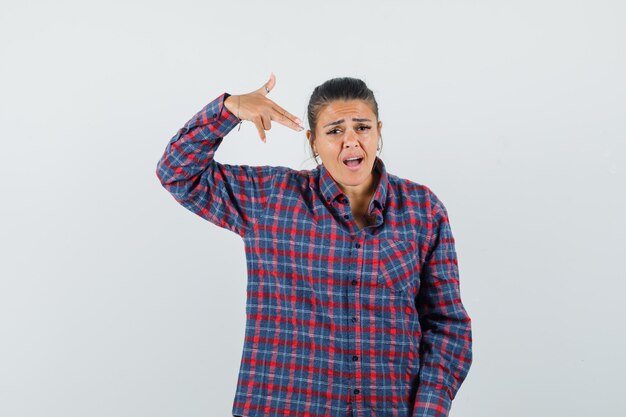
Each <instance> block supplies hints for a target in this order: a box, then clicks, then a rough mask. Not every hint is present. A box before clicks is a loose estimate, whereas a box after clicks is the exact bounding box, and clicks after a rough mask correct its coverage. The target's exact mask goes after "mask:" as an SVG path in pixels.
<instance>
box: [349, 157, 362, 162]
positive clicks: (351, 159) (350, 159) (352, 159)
mask: <svg viewBox="0 0 626 417" xmlns="http://www.w3.org/2000/svg"><path fill="white" fill-rule="evenodd" d="M356 159H361V157H360V156H356V157H354V158H348V159H346V161H354V160H356Z"/></svg>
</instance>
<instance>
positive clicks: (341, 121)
mask: <svg viewBox="0 0 626 417" xmlns="http://www.w3.org/2000/svg"><path fill="white" fill-rule="evenodd" d="M352 121H353V122H371V120H370V119H359V118H356V117H353V118H352ZM343 122H345V120H344V119H339V120H335V121H334V122H330V123H328V124H325V125H324V127H326V126H331V125H338V124H341V123H343Z"/></svg>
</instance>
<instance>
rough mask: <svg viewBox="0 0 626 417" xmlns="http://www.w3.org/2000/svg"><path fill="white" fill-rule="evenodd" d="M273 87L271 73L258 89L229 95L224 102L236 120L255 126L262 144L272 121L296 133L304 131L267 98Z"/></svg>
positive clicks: (295, 118)
mask: <svg viewBox="0 0 626 417" xmlns="http://www.w3.org/2000/svg"><path fill="white" fill-rule="evenodd" d="M275 85H276V76H275V75H274V73H272V74H271V75H270V79H269V81H267V82H266V83H265V84H263V85H262V86H261V87H259V88H258V89H256V90H254V91H252V92H250V93H247V94H240V95H231V96H229V97H228V98H227V99H226V100H225V101H224V106H226V108H227V109H228V110H229V111H230V112H231V113H233V114H234V115H236V116H237V118H239V119H241V120H249V121H251V122H252V123H254V124H255V126H256V128H257V130H258V131H259V136H260V137H261V140H262V141H263V142H266V141H267V140H266V137H265V131H266V130H270V129H271V128H272V120H275V121H277V122H278V123H280V124H282V125H285V126H287V127H289V128H291V129H293V130H295V131H296V132H300V131H302V130H304V127H303V126H302V120H300V119H299V118H297V117H296V116H294V115H293V114H291V113H289V112H288V111H287V110H285V109H283V108H282V107H281V106H279V105H278V104H276V103H275V102H273V101H272V100H270V99H269V98H267V95H268V94H269V92H270V91H272V90H273V89H274V86H275Z"/></svg>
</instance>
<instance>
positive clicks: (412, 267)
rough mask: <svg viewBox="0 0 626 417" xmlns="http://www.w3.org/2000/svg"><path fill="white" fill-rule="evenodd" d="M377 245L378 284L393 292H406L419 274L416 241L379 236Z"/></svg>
mask: <svg viewBox="0 0 626 417" xmlns="http://www.w3.org/2000/svg"><path fill="white" fill-rule="evenodd" d="M379 245H380V246H379V251H378V278H377V280H378V284H379V285H381V286H382V287H384V288H388V289H390V290H392V291H395V292H406V291H407V290H408V289H409V287H411V285H412V284H413V283H414V281H417V278H418V276H419V262H418V252H417V242H416V241H415V240H397V239H390V238H381V239H380V241H379Z"/></svg>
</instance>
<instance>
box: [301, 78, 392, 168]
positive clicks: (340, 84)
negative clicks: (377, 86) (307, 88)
mask: <svg viewBox="0 0 626 417" xmlns="http://www.w3.org/2000/svg"><path fill="white" fill-rule="evenodd" d="M334 100H363V101H365V102H367V104H369V105H370V107H371V108H372V111H373V112H374V114H375V115H376V122H378V103H377V102H376V98H375V97H374V93H373V92H372V90H370V89H369V88H368V87H367V85H366V84H365V82H364V81H362V80H359V79H358V78H352V77H337V78H332V79H330V80H328V81H325V82H324V83H323V84H321V85H318V86H317V87H315V89H314V90H313V93H312V94H311V98H310V99H309V105H308V108H307V117H308V120H309V128H310V129H311V140H310V141H309V147H310V149H311V156H312V157H313V158H315V151H314V150H313V141H314V140H315V127H316V125H317V119H318V116H319V113H320V111H321V110H322V108H324V107H325V106H327V105H328V104H330V103H331V102H332V101H334ZM381 147H382V136H381ZM316 161H317V160H316ZM318 165H319V163H318Z"/></svg>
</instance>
